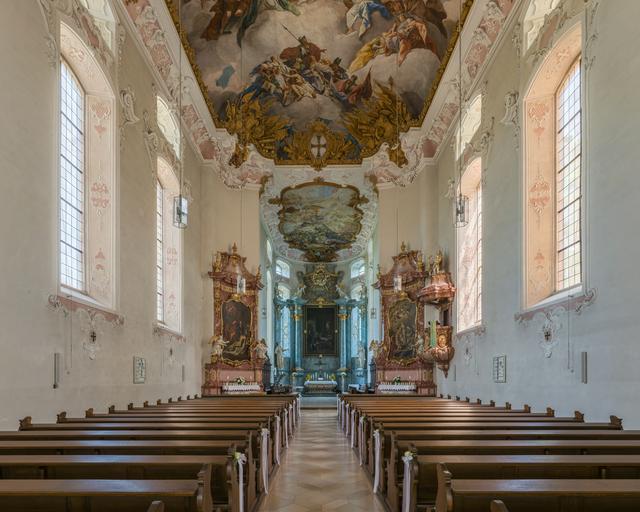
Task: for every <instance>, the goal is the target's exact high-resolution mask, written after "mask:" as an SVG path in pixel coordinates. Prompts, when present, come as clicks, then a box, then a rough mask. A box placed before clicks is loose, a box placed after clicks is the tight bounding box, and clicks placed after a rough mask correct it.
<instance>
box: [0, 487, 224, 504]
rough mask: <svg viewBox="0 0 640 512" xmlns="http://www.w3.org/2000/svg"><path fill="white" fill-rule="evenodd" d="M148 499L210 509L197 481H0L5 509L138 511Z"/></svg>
mask: <svg viewBox="0 0 640 512" xmlns="http://www.w3.org/2000/svg"><path fill="white" fill-rule="evenodd" d="M150 500H160V501H162V504H163V506H164V511H165V512H208V511H210V510H211V508H210V506H209V508H207V506H208V505H210V504H207V502H206V501H205V497H204V483H203V482H202V481H201V480H0V510H3V511H4V510H6V511H7V512H9V511H11V512H113V511H117V512H140V511H144V510H148V508H147V507H148V506H149V501H150ZM151 510H162V508H161V507H159V505H156V506H155V508H153V509H151Z"/></svg>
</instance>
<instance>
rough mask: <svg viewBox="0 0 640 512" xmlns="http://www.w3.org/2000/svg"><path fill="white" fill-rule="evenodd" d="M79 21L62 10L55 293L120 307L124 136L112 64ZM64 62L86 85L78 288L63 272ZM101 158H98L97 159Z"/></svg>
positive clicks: (113, 310)
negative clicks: (99, 52)
mask: <svg viewBox="0 0 640 512" xmlns="http://www.w3.org/2000/svg"><path fill="white" fill-rule="evenodd" d="M73 26H74V22H73V20H72V19H70V18H69V17H68V16H66V15H64V16H61V17H60V19H59V20H58V22H57V27H58V30H59V37H60V39H59V42H60V48H59V59H58V60H57V65H56V80H57V83H56V86H57V91H56V92H57V103H58V105H57V110H56V119H55V124H56V131H55V135H54V136H53V142H54V146H55V151H56V160H55V162H56V167H55V184H56V188H55V190H52V194H53V195H54V197H55V200H54V201H52V206H53V208H54V209H53V210H52V216H53V219H55V222H53V223H52V225H51V229H52V233H53V237H52V242H53V243H54V245H53V246H52V249H53V250H54V254H55V257H56V261H55V265H56V274H55V276H56V281H55V283H56V294H57V297H58V298H59V299H64V300H69V301H71V303H72V304H73V305H74V306H73V307H74V308H75V307H80V308H84V309H87V308H92V309H95V310H99V311H102V312H104V313H108V314H113V315H115V316H116V317H118V318H121V317H120V316H119V315H118V313H117V307H118V304H119V300H118V293H119V259H118V247H119V231H118V224H119V216H118V203H119V189H118V183H119V156H120V155H119V137H118V136H117V133H116V132H117V130H116V128H117V126H116V125H117V117H118V116H117V108H116V106H117V105H116V95H115V92H114V90H115V89H116V83H115V80H114V77H113V74H112V73H111V70H110V69H109V68H108V67H107V66H106V65H105V63H104V62H102V61H101V60H99V59H97V58H96V56H95V55H94V54H93V52H92V51H91V49H90V48H91V46H90V43H89V42H88V41H87V40H86V37H85V36H84V34H83V33H82V32H81V31H80V32H79V31H77V30H76V29H74V28H72V27H73ZM63 62H64V65H65V67H66V69H67V72H70V73H71V74H72V75H73V77H74V78H75V81H76V82H77V84H78V85H79V87H80V88H81V90H82V91H83V110H84V112H83V179H84V183H83V198H82V209H83V226H82V229H83V231H82V233H83V244H82V245H83V253H84V261H83V265H82V269H83V272H84V278H83V286H82V288H77V287H75V286H73V283H70V282H69V281H68V280H65V279H63V276H62V264H63V255H62V249H61V247H62V244H61V239H62V236H61V235H62V233H61V227H62V208H61V200H60V199H61V197H60V196H61V191H62V186H63V182H62V176H63V169H62V164H61V159H62V157H61V153H62V151H61V150H62V144H63V140H62V137H63V132H62V123H63V115H62V108H61V107H62V105H61V102H62V101H63V87H64V84H62V79H63V75H62V73H63ZM98 163H99V164H98Z"/></svg>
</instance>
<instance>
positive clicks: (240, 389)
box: [222, 382, 262, 394]
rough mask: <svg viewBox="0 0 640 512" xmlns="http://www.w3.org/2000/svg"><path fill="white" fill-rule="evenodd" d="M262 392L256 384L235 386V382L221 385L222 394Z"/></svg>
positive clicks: (248, 383) (249, 383)
mask: <svg viewBox="0 0 640 512" xmlns="http://www.w3.org/2000/svg"><path fill="white" fill-rule="evenodd" d="M260 391H262V389H261V388H260V384H258V383H257V382H247V383H246V384H236V383H235V382H226V383H225V384H223V385H222V392H223V393H235V394H242V393H259V392H260Z"/></svg>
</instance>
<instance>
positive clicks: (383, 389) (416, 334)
mask: <svg viewBox="0 0 640 512" xmlns="http://www.w3.org/2000/svg"><path fill="white" fill-rule="evenodd" d="M436 262H437V263H436ZM441 262H442V255H441V254H439V255H438V256H437V257H436V259H435V260H434V259H431V260H430V262H429V268H426V266H425V263H424V260H423V256H422V253H421V252H420V251H410V250H408V249H407V247H406V246H405V244H404V243H403V244H402V247H401V250H400V254H398V255H397V256H394V257H393V266H392V268H391V269H390V270H389V272H387V273H384V274H383V273H382V272H380V271H378V281H377V282H376V283H375V284H374V287H375V288H377V289H378V290H380V296H381V300H382V312H383V339H382V341H381V342H376V341H375V340H374V341H372V342H371V346H370V350H371V351H372V357H373V363H372V365H371V373H372V380H373V385H374V387H375V391H376V393H407V392H409V393H417V394H421V395H427V396H435V395H436V384H435V381H434V369H435V365H436V364H437V365H438V367H439V368H441V369H442V370H443V371H444V372H445V376H446V371H447V370H448V363H449V361H450V359H451V358H452V357H453V348H452V347H451V327H449V326H445V325H441V324H440V322H438V321H433V322H430V325H429V328H427V326H425V311H424V308H425V305H426V304H428V305H434V306H436V307H438V308H439V309H440V312H441V315H442V314H443V313H444V312H445V311H446V310H447V309H448V306H449V305H450V303H451V300H452V299H453V294H455V288H454V287H453V285H452V284H451V280H450V276H449V275H448V274H447V273H444V272H443V271H442V270H441V269H440V266H439V265H440V263H441ZM427 278H429V281H430V282H429V283H428V284H427V282H426V281H427ZM441 318H442V317H441ZM442 319H443V318H442ZM443 320H444V319H443Z"/></svg>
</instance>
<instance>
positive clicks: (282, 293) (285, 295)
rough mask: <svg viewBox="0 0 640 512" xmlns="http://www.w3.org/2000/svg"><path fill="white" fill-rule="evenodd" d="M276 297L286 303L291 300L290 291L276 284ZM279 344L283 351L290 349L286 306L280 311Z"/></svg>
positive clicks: (280, 284)
mask: <svg viewBox="0 0 640 512" xmlns="http://www.w3.org/2000/svg"><path fill="white" fill-rule="evenodd" d="M278 296H279V298H280V300H283V301H287V300H289V299H290V298H291V290H290V289H289V287H288V286H286V285H284V284H282V283H278ZM280 343H281V345H282V348H283V349H284V350H285V351H289V350H290V349H291V310H290V309H289V306H288V305H286V306H284V307H282V308H281V309H280Z"/></svg>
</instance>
